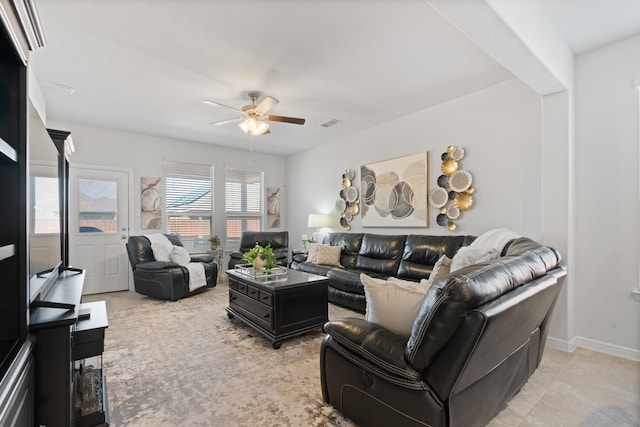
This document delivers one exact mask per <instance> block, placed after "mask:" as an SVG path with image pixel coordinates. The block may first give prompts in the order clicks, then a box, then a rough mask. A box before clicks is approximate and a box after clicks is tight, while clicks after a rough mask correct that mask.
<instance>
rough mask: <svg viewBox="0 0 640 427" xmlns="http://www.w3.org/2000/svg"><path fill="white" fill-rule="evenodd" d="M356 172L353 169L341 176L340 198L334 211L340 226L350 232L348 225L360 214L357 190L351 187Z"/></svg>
mask: <svg viewBox="0 0 640 427" xmlns="http://www.w3.org/2000/svg"><path fill="white" fill-rule="evenodd" d="M355 178H356V172H355V171H354V170H353V169H346V170H345V171H344V173H343V174H342V183H341V189H340V193H339V195H340V197H339V198H338V200H336V211H337V212H338V214H339V215H340V225H341V226H342V227H343V228H344V229H345V230H346V231H349V230H351V224H349V223H350V222H351V221H352V220H353V217H354V216H356V215H357V214H358V212H360V207H359V205H360V199H359V198H358V197H359V195H358V189H357V188H356V187H354V186H353V182H354V180H355Z"/></svg>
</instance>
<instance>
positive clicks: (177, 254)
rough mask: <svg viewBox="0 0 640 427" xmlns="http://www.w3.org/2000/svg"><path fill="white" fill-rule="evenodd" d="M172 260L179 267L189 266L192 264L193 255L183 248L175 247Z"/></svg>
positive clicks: (172, 251)
mask: <svg viewBox="0 0 640 427" xmlns="http://www.w3.org/2000/svg"><path fill="white" fill-rule="evenodd" d="M171 259H172V260H173V262H175V263H176V264H178V265H187V264H189V263H190V262H191V255H189V251H188V250H186V249H185V248H183V247H182V246H174V247H173V249H172V250H171Z"/></svg>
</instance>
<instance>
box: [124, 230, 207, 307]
mask: <svg viewBox="0 0 640 427" xmlns="http://www.w3.org/2000/svg"><path fill="white" fill-rule="evenodd" d="M165 236H166V237H167V238H168V239H169V241H170V242H171V243H172V244H173V245H175V246H183V245H182V241H181V240H180V237H178V235H176V234H165ZM126 247H127V253H128V255H129V262H130V263H131V269H132V270H133V284H134V287H135V290H136V292H137V293H139V294H142V295H147V296H151V297H155V298H162V299H169V300H172V301H176V300H179V299H181V298H184V297H187V296H189V295H193V294H196V293H198V292H201V291H203V290H205V289H208V288H213V287H214V286H216V279H217V277H218V265H217V264H216V263H215V261H214V260H213V257H212V256H211V255H207V254H197V255H191V260H190V261H191V262H199V263H202V265H203V267H204V274H205V280H206V286H203V287H200V288H198V289H194V290H190V288H189V279H190V278H189V270H188V268H187V267H185V266H183V265H179V264H177V263H176V262H166V261H157V260H156V259H155V257H154V256H153V251H152V249H151V242H150V241H149V239H148V238H146V237H145V236H130V237H129V240H128V242H127V243H126ZM187 261H188V260H187Z"/></svg>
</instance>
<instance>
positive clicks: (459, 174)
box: [429, 145, 476, 231]
mask: <svg viewBox="0 0 640 427" xmlns="http://www.w3.org/2000/svg"><path fill="white" fill-rule="evenodd" d="M464 157H465V151H464V148H462V147H458V146H454V145H450V146H448V147H447V149H446V151H445V152H443V153H442V155H441V156H440V158H441V159H442V164H441V165H440V170H441V171H442V175H440V176H439V177H438V181H437V182H438V186H437V187H435V188H433V189H431V191H430V192H429V204H430V205H431V207H433V208H435V209H438V212H439V214H438V216H437V217H436V223H437V224H438V225H440V226H442V227H446V228H447V230H449V231H454V230H455V229H456V228H457V223H456V222H454V220H456V221H457V220H458V219H460V217H461V216H462V212H463V211H467V210H469V209H471V206H473V201H474V197H475V191H476V189H475V187H473V186H472V184H473V175H471V172H469V171H467V170H465V169H463V168H462V165H461V164H460V160H462V158H464Z"/></svg>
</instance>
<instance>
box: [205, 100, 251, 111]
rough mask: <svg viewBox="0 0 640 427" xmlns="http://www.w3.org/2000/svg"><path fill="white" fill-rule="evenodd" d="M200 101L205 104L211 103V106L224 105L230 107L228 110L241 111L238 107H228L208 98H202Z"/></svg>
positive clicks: (225, 106)
mask: <svg viewBox="0 0 640 427" xmlns="http://www.w3.org/2000/svg"><path fill="white" fill-rule="evenodd" d="M202 103H203V104H207V105H212V106H214V107H224V108H228V109H230V110H233V111H237V112H241V111H242V110H239V109H237V108H234V107H229V106H228V105H224V104H220V103H219V102H215V101H210V100H208V99H204V100H202Z"/></svg>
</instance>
